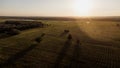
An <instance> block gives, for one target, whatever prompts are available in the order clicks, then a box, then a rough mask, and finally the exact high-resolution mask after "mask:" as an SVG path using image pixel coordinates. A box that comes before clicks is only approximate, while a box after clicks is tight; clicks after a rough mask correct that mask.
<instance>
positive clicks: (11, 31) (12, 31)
mask: <svg viewBox="0 0 120 68" xmlns="http://www.w3.org/2000/svg"><path fill="white" fill-rule="evenodd" d="M6 33H7V34H9V35H17V34H19V33H20V30H17V29H10V31H7V32H6Z"/></svg>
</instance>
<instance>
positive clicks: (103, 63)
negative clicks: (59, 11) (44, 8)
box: [0, 19, 120, 68]
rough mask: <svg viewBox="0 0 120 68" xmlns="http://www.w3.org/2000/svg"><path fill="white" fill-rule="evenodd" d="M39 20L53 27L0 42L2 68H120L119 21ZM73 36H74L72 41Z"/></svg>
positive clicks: (30, 30) (28, 32) (22, 32)
mask: <svg viewBox="0 0 120 68" xmlns="http://www.w3.org/2000/svg"><path fill="white" fill-rule="evenodd" d="M3 21H4V19H1V22H3ZM36 21H40V22H42V23H43V24H48V25H49V26H47V27H45V28H39V27H38V28H32V29H29V30H23V31H21V33H20V34H18V35H14V36H10V37H6V38H1V39H0V67H3V68H25V67H28V68H119V67H120V53H119V51H120V26H119V25H120V23H119V21H102V20H99V21H97V20H90V21H88V20H87V21H86V20H71V21H69V20H68V21H64V20H39V19H38V20H36ZM65 30H68V32H65ZM43 34H44V36H42V35H43ZM69 35H71V36H72V37H71V38H68V36H69ZM36 38H37V39H39V42H37V41H36Z"/></svg>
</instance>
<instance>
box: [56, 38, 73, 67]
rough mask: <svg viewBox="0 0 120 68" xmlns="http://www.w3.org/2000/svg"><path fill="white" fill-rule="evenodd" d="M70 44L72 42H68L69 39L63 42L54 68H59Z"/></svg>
mask: <svg viewBox="0 0 120 68" xmlns="http://www.w3.org/2000/svg"><path fill="white" fill-rule="evenodd" d="M71 42H72V40H70V39H68V40H67V41H66V42H65V44H64V46H63V48H62V49H61V51H60V53H59V55H58V57H57V59H56V61H55V64H54V68H59V67H60V63H61V62H62V60H63V58H64V56H65V55H66V53H67V51H68V49H69V47H70V45H71Z"/></svg>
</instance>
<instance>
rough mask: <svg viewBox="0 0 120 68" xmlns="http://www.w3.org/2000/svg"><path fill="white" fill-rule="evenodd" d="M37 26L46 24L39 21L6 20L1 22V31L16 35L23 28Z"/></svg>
mask: <svg viewBox="0 0 120 68" xmlns="http://www.w3.org/2000/svg"><path fill="white" fill-rule="evenodd" d="M37 27H44V24H43V23H42V22H37V21H5V22H2V23H0V33H6V34H10V35H15V34H19V32H20V31H22V30H27V29H32V28H37Z"/></svg>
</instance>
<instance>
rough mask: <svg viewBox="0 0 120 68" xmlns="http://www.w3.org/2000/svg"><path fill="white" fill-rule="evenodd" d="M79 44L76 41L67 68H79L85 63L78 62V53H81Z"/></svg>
mask: <svg viewBox="0 0 120 68" xmlns="http://www.w3.org/2000/svg"><path fill="white" fill-rule="evenodd" d="M80 46H81V42H80V41H79V40H77V41H76V44H75V45H74V51H73V56H72V59H71V60H70V64H69V67H68V68H81V67H82V65H83V64H85V62H83V61H79V58H80V54H81V53H80V52H81V48H80Z"/></svg>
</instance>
